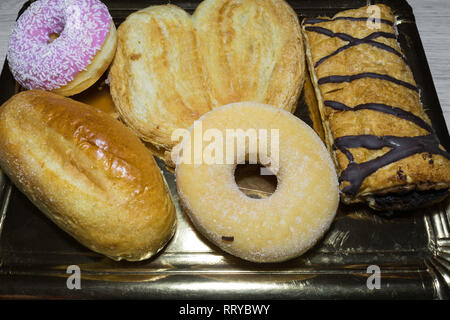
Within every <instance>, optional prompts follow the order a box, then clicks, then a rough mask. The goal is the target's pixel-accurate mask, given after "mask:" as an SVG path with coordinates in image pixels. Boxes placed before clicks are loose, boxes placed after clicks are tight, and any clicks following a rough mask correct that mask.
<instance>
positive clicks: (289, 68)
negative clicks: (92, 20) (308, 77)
mask: <svg viewBox="0 0 450 320" xmlns="http://www.w3.org/2000/svg"><path fill="white" fill-rule="evenodd" d="M224 14H225V15H224ZM304 68H305V66H304V53H303V42H302V35H301V30H300V24H299V22H298V18H297V16H296V14H295V13H294V11H293V10H292V9H291V8H290V7H289V5H287V4H286V3H285V2H284V1H283V0H264V1H261V0H258V1H257V0H244V1H235V0H226V1H225V0H220V1H209V0H207V1H204V2H203V3H202V4H200V6H199V7H198V8H197V10H196V11H195V13H194V15H193V16H190V15H189V14H188V13H186V12H185V11H184V10H183V9H181V8H179V7H176V6H174V5H163V6H151V7H148V8H146V9H143V10H140V11H138V12H135V13H133V14H131V15H130V16H129V17H128V18H127V19H126V20H125V22H123V23H122V24H121V25H120V26H119V28H118V48H117V53H116V56H115V59H114V61H113V63H112V65H111V70H110V73H109V79H110V85H111V95H112V97H113V100H114V103H115V105H116V107H117V109H118V111H119V113H120V116H121V118H122V119H123V121H124V122H125V123H126V124H127V125H129V126H130V127H131V128H132V129H133V130H134V131H135V132H136V134H137V135H138V136H139V137H140V138H142V139H143V140H144V141H146V142H149V143H150V144H151V145H152V147H151V149H152V150H153V151H154V152H155V153H156V154H157V155H159V156H161V157H163V158H165V160H166V161H168V160H170V151H171V149H172V148H173V147H174V145H176V143H177V142H178V141H172V139H171V135H172V132H173V131H174V130H175V129H177V128H188V127H190V126H191V125H192V123H193V122H194V121H195V120H196V119H198V118H199V117H200V116H201V115H202V114H204V113H205V112H207V111H209V110H211V109H212V108H214V107H217V106H221V105H224V104H227V103H231V102H236V101H256V102H261V103H270V104H272V105H275V106H277V107H280V108H283V109H286V110H289V111H291V112H292V111H294V110H295V107H296V104H297V100H298V97H299V95H300V92H301V89H302V86H303V79H304ZM168 164H169V165H173V163H170V161H169V163H168Z"/></svg>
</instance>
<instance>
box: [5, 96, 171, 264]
mask: <svg viewBox="0 0 450 320" xmlns="http://www.w3.org/2000/svg"><path fill="white" fill-rule="evenodd" d="M0 166H1V168H2V170H3V171H4V172H5V173H6V174H7V175H8V176H9V178H10V179H11V181H12V182H13V183H14V184H15V185H16V186H17V187H18V189H19V190H21V191H22V192H23V193H24V194H25V195H26V196H27V197H28V198H29V199H30V200H31V201H32V202H33V203H34V205H36V207H38V208H39V209H40V210H41V211H42V212H43V213H44V214H45V215H46V216H47V217H49V218H50V219H51V220H52V221H53V222H55V223H56V224H57V225H58V226H59V227H61V228H62V229H63V230H64V231H66V232H67V233H69V234H70V235H71V236H73V237H74V238H75V239H76V240H78V241H79V242H80V243H82V244H83V245H85V246H86V247H88V248H90V249H91V250H93V251H96V252H98V253H101V254H103V255H106V256H108V257H110V258H112V259H114V260H121V259H125V260H130V261H137V260H142V259H146V258H149V257H151V256H153V255H154V254H156V253H157V252H158V251H159V250H161V248H163V246H164V245H165V244H166V243H167V241H168V240H169V239H170V238H171V236H172V235H173V233H174V230H175V208H174V205H173V203H172V200H171V197H170V195H169V193H168V191H167V187H166V185H165V182H164V180H163V178H162V177H161V173H160V171H159V168H158V166H157V165H156V163H155V161H154V159H153V156H152V155H151V153H150V152H149V151H148V149H147V148H145V146H144V145H143V144H142V142H141V141H140V140H139V139H138V138H137V137H136V136H135V135H134V134H133V133H132V131H131V130H130V129H129V128H127V127H126V126H125V125H123V124H122V123H120V122H119V121H117V120H115V119H114V118H112V117H111V116H109V115H107V114H105V113H103V112H101V111H100V110H97V109H94V108H91V107H90V106H88V105H85V104H82V103H79V102H76V101H74V100H72V99H69V98H65V97H63V96H60V95H57V94H54V93H50V92H47V91H41V90H28V91H23V92H21V93H18V94H16V95H14V96H13V97H12V98H10V99H9V100H8V101H7V102H6V103H5V104H4V105H3V106H1V107H0Z"/></svg>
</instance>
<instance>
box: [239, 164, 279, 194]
mask: <svg viewBox="0 0 450 320" xmlns="http://www.w3.org/2000/svg"><path fill="white" fill-rule="evenodd" d="M262 169H267V168H266V167H265V166H263V165H261V164H259V163H256V164H252V163H248V162H246V163H244V164H238V165H237V166H236V168H235V170H234V179H235V181H236V184H237V186H238V188H239V190H241V192H242V193H244V194H245V195H246V196H247V197H250V198H253V199H264V198H268V197H270V196H271V195H272V194H273V193H274V192H275V190H276V189H277V186H278V178H277V176H276V175H274V174H270V175H268V174H261V172H262ZM266 172H267V170H266Z"/></svg>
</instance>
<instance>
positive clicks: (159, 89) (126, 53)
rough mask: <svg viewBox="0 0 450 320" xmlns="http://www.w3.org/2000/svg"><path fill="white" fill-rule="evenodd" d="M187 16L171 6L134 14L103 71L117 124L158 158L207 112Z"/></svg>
mask: <svg viewBox="0 0 450 320" xmlns="http://www.w3.org/2000/svg"><path fill="white" fill-rule="evenodd" d="M195 44H196V38H195V32H194V27H193V25H192V21H191V17H190V15H189V14H188V13H187V12H185V11H184V10H183V9H181V8H178V7H176V6H174V5H163V6H152V7H149V8H146V9H143V10H140V11H137V12H135V13H133V14H131V15H130V16H128V17H127V19H126V20H125V21H124V22H123V23H122V24H121V25H120V26H119V28H118V47H117V52H116V56H115V58H114V61H113V63H112V65H111V70H110V72H109V80H110V89H111V96H112V98H113V101H114V104H115V106H116V108H117V110H118V112H119V114H120V117H121V119H122V120H123V121H124V122H125V123H126V124H127V125H128V126H129V127H130V128H132V129H133V131H134V132H135V133H136V134H137V135H138V136H139V137H140V138H141V139H142V140H144V141H146V142H150V143H151V147H152V150H153V151H154V152H155V153H156V154H157V155H158V156H160V157H162V158H164V159H170V154H168V153H167V151H170V150H171V148H172V146H173V145H174V144H175V143H176V142H177V141H172V139H171V134H172V131H173V130H174V129H176V128H187V127H189V126H190V125H191V124H192V123H193V122H194V120H195V119H197V118H199V117H200V116H201V115H202V114H203V113H205V112H207V111H209V110H210V109H211V107H212V105H211V101H210V99H209V95H208V91H207V88H206V85H205V83H204V79H203V73H202V69H201V65H200V62H199V59H198V53H197V49H196V45H195Z"/></svg>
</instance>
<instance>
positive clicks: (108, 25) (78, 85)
mask: <svg viewBox="0 0 450 320" xmlns="http://www.w3.org/2000/svg"><path fill="white" fill-rule="evenodd" d="M116 45H117V33H116V27H115V26H114V23H113V21H112V18H111V15H110V14H109V12H108V9H107V8H106V6H105V5H104V4H103V3H102V2H100V1H99V0H69V1H64V0H38V1H35V2H33V3H32V4H31V5H30V6H29V7H28V8H27V10H25V12H24V13H23V14H22V15H21V16H20V17H19V19H18V20H17V23H16V25H15V27H14V29H13V32H12V34H11V38H10V42H9V47H8V53H7V58H8V64H9V67H10V69H11V72H12V74H13V75H14V78H15V79H16V80H17V82H19V84H20V85H21V86H22V87H24V88H26V89H41V90H48V91H53V92H55V93H58V94H61V95H65V96H71V95H74V94H77V93H79V92H81V91H83V90H85V89H87V88H88V87H89V86H91V85H92V84H94V83H95V82H96V81H97V80H98V79H99V78H100V76H101V75H102V74H103V73H104V72H105V71H106V69H107V68H108V66H109V65H110V63H111V61H112V59H113V57H114V53H115V51H116Z"/></svg>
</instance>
